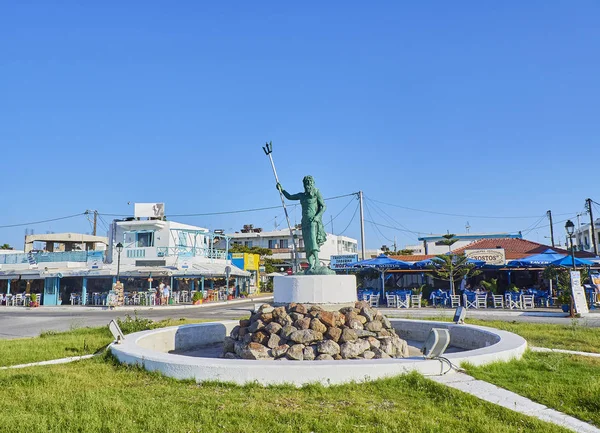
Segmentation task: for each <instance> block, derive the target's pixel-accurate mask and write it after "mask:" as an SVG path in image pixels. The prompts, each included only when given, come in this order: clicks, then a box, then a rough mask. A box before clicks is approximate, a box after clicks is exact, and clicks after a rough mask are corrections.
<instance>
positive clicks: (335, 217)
mask: <svg viewBox="0 0 600 433" xmlns="http://www.w3.org/2000/svg"><path fill="white" fill-rule="evenodd" d="M353 201H354V199H350V201H349V202H348V203H346V206H344V207H343V209H342V210H341V211H339V212H338V213H337V215H336V216H334V217H333V218H331V219H330V220H329V221H328V222H327V223H325V226H327V225H328V224H331V223H332V222H333V221H335V220H336V219H337V217H339V216H340V215H341V213H342V212H344V211H345V210H346V208H347V207H348V206H350V203H352V202H353Z"/></svg>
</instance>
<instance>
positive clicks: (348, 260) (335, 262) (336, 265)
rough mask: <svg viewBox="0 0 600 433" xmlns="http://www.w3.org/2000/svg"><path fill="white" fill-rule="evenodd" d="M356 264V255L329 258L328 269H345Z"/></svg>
mask: <svg viewBox="0 0 600 433" xmlns="http://www.w3.org/2000/svg"><path fill="white" fill-rule="evenodd" d="M356 262H358V254H341V255H337V256H331V261H330V263H329V267H330V268H331V269H346V268H348V267H350V266H352V265H353V264H354V263H356Z"/></svg>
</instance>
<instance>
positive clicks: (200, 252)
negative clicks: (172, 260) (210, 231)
mask: <svg viewBox="0 0 600 433" xmlns="http://www.w3.org/2000/svg"><path fill="white" fill-rule="evenodd" d="M156 254H157V256H158V257H205V258H208V259H225V258H226V255H225V250H217V249H213V250H211V249H210V248H198V247H157V248H156Z"/></svg>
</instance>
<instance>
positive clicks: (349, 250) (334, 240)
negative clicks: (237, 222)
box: [219, 230, 358, 264]
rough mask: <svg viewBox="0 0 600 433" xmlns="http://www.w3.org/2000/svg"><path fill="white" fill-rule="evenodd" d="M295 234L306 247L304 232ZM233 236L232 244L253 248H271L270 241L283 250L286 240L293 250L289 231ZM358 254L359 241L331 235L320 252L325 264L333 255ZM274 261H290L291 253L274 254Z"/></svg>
mask: <svg viewBox="0 0 600 433" xmlns="http://www.w3.org/2000/svg"><path fill="white" fill-rule="evenodd" d="M294 233H295V234H296V235H297V237H298V239H297V241H298V247H299V248H303V247H304V239H303V238H302V230H295V231H294ZM228 236H231V237H232V239H231V244H234V243H240V244H241V245H246V242H252V245H250V246H252V247H260V248H270V247H269V240H273V241H276V243H277V245H278V246H279V248H281V246H280V245H281V242H280V240H282V239H285V240H287V241H288V248H289V249H291V248H292V237H291V236H290V232H289V230H277V231H271V232H260V233H254V232H253V233H233V234H229V235H228ZM219 247H220V248H224V245H223V242H221V243H220V244H219ZM357 252H358V241H357V240H356V239H352V238H350V237H347V236H336V235H333V234H331V233H327V240H326V241H325V243H324V244H323V245H322V246H321V251H320V252H319V260H320V261H322V262H323V263H325V264H329V260H330V257H331V256H332V255H339V254H354V253H357ZM298 257H299V259H301V260H306V254H304V253H302V252H301V253H299V254H298ZM273 258H274V259H282V260H290V258H291V254H290V252H280V251H274V252H273Z"/></svg>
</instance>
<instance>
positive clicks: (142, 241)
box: [135, 232, 154, 248]
mask: <svg viewBox="0 0 600 433" xmlns="http://www.w3.org/2000/svg"><path fill="white" fill-rule="evenodd" d="M135 246H136V247H138V248H144V247H153V246H154V232H137V233H136V234H135Z"/></svg>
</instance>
